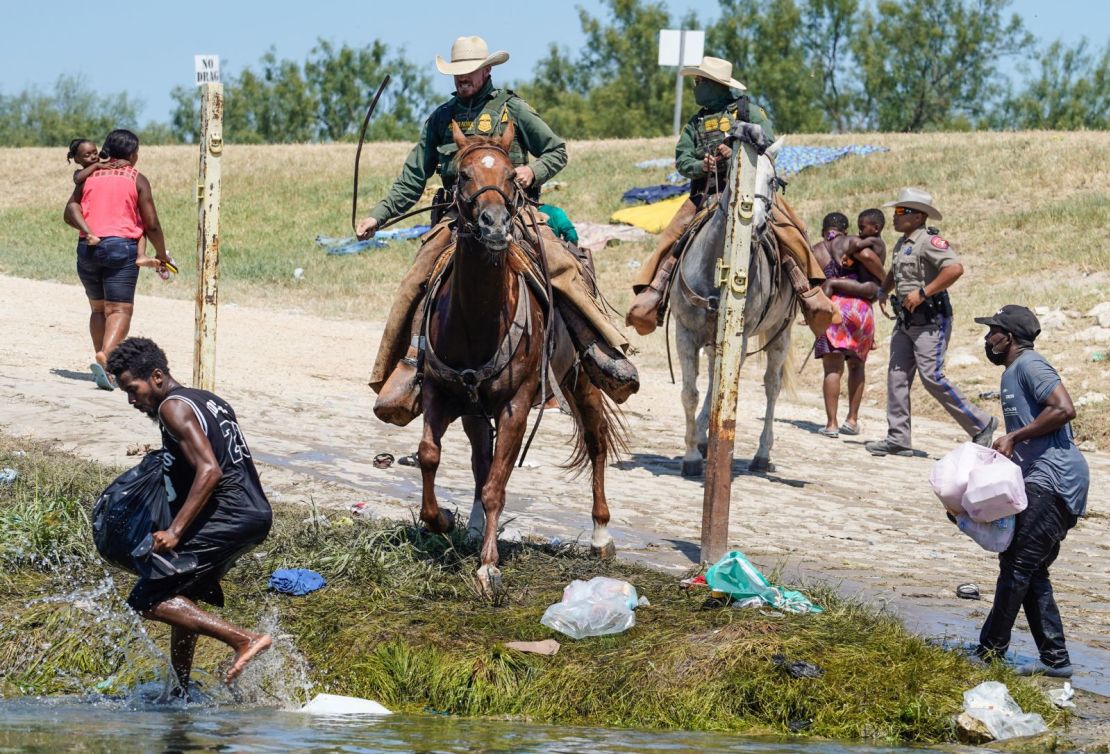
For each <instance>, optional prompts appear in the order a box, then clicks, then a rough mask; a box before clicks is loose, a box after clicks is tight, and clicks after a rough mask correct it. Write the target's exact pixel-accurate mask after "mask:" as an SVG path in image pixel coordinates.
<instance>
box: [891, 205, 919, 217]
mask: <svg viewBox="0 0 1110 754" xmlns="http://www.w3.org/2000/svg"><path fill="white" fill-rule="evenodd" d="M916 212H918V210H916V209H910V208H909V207H895V208H894V214H896V215H899V216H901V215H912V214H915V213H916Z"/></svg>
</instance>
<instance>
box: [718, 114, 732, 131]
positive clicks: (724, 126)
mask: <svg viewBox="0 0 1110 754" xmlns="http://www.w3.org/2000/svg"><path fill="white" fill-rule="evenodd" d="M731 126H732V124H731V123H730V122H729V120H728V116H727V115H722V116H721V122H720V124H719V125H718V128H720V130H721V131H722V132H723V133H728V129H729V128H730V127H731Z"/></svg>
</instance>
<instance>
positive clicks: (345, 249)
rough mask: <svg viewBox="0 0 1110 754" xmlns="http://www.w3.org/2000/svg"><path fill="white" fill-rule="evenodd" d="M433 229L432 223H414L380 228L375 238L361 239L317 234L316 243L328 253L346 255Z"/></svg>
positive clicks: (411, 237) (376, 247)
mask: <svg viewBox="0 0 1110 754" xmlns="http://www.w3.org/2000/svg"><path fill="white" fill-rule="evenodd" d="M431 229H432V226H430V225H414V226H412V227H411V228H390V229H388V230H380V231H378V232H377V233H375V234H374V237H373V238H367V239H366V240H365V241H360V240H358V239H357V238H355V237H354V236H346V237H345V238H331V237H330V236H316V244H317V245H318V246H322V247H324V249H325V250H326V251H327V252H328V254H337V255H346V254H359V253H361V252H363V251H366V250H367V249H383V248H385V247H386V246H388V245H389V242H390V241H405V240H409V239H413V238H420V236H422V235H424V234H425V233H427V232H428V231H429V230H431Z"/></svg>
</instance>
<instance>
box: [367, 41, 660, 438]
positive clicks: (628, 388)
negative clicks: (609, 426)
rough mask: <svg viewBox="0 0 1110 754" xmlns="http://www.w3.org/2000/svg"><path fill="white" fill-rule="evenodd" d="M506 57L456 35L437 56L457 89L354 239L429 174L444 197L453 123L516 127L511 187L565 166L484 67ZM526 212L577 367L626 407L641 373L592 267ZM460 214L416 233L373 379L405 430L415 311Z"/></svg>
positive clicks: (532, 184) (479, 128) (493, 129)
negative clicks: (416, 246) (445, 53)
mask: <svg viewBox="0 0 1110 754" xmlns="http://www.w3.org/2000/svg"><path fill="white" fill-rule="evenodd" d="M508 59H509V54H508V53H507V52H504V51H497V52H495V53H493V54H492V55H491V54H489V50H488V47H487V46H486V42H485V40H483V39H482V38H481V37H459V38H458V39H456V40H455V42H454V44H453V45H452V46H451V60H450V61H446V60H444V59H443V58H442V57H439V56H436V67H437V68H438V69H439V71H440V72H441V73H444V74H447V75H449V76H453V77H454V81H455V87H456V91H455V94H454V96H453V97H452V98H451V99H450V100H448V101H447V102H446V103H445V104H443V105H441V106H440V107H438V108H437V109H436V110H435V111H434V112H433V113H432V115H431V117H429V118H428V120H427V121H426V122H425V124H424V129H423V131H422V133H421V135H420V141H419V142H418V143H417V144H416V146H415V147H413V149H412V151H411V152H410V153H409V156H408V158H407V159H406V160H405V164H404V167H403V168H402V170H401V175H400V176H399V177H398V178H397V180H396V181H395V182H394V183H393V186H392V188H391V189H390V190H389V193H388V194H387V195H386V198H385V199H383V200H382V201H381V202H379V203H378V204H377V206H375V207H374V209H373V210H372V211H371V212H370V216H369V217H368V218H366V219H364V220H362V221H361V222H360V223H359V225H358V235H359V238H369V237H370V236H372V235H373V234H374V232H375V231H376V230H377V229H378V228H379V227H381V225H382V224H384V223H385V222H386V221H387V220H389V219H390V218H391V217H396V216H398V215H401V214H403V213H404V212H405V211H407V210H408V209H410V208H411V207H412V206H413V205H414V204H415V203H416V202H417V201H418V200H419V198H420V196H421V194H422V193H423V191H424V186H425V184H426V183H427V181H428V180H429V179H430V178H431V177H432V174H433V173H435V172H439V174H440V176H441V178H442V180H443V187H444V188H443V191H444V192H445V193H444V194H442V195H443V196H447V197H449V196H450V195H451V192H452V189H453V188H454V185H455V183H456V179H457V176H456V175H455V174H454V169H455V168H454V166H453V160H452V158H453V156H454V153H455V152H456V151H457V149H458V147H457V145H456V144H455V141H454V139H453V138H452V133H451V124H452V122H454V123H457V124H458V126H459V128H460V129H461V130H462V132H463V134H464V135H467V136H473V135H477V136H488V137H496V136H500V135H501V134H502V133H503V132H504V131H505V129H506V128H507V126H508V124H509V123H513V124H514V128H515V138H514V139H513V142H512V145H511V146H510V148H509V156H510V159H511V161H512V164H513V165H514V170H515V173H516V176H515V177H516V181H517V183H518V184H519V185H520V186H521V187H522V188H524V189H525V190H527V191H528V192H529V193H530V194H531V195H532V197H533V198H535V197H536V195H538V192H539V187H540V185H541V184H543V183H544V182H545V181H547V180H549V179H550V178H551V177H552V176H553V175H555V174H556V173H558V172H559V171H560V170H561V169H562V168H563V166H564V165H566V162H567V152H566V142H564V141H563V139H561V138H559V137H558V136H556V135H555V133H554V132H553V131H552V130H551V128H550V127H549V126H548V125H547V124H546V123H544V122H543V120H542V119H541V118H540V116H539V115H538V114H537V113H536V111H535V110H533V109H532V108H531V107H530V106H529V105H528V104H527V103H526V102H525V101H524V100H522V99H521V98H520V97H518V96H517V95H516V94H514V93H513V92H512V91H511V90H509V89H498V88H495V87H494V86H493V82H492V81H491V78H490V69H491V68H492V67H493V66H495V65H500V64H501V63H504V62H505V61H506V60H508ZM529 156H532V157H535V158H536V159H535V162H529V159H528V158H529ZM527 211H528V215H529V220H532V219H534V220H535V221H536V222H537V227H538V230H539V236H540V240H541V245H542V247H543V249H542V253H543V255H544V257H545V258H546V266H547V272H548V276H549V278H550V281H551V286H552V289H553V291H554V295H555V303H556V305H557V306H558V308H559V314H560V315H561V317H562V319H563V321H564V322H565V324H566V325H567V329H568V330H569V332H570V335H571V340H572V341H573V342H574V346H575V348H576V350H577V351H578V353H579V356H580V358H581V363H582V366H583V367H584V369H585V371H586V373H587V375H588V376H589V377H590V380H591V381H592V382H593V383H594V384H595V385H597V386H598V387H600V388H601V389H602V390H603V391H604V392H605V393H606V394H607V395H609V397H610V398H612V399H613V400H614V401H616V402H617V403H623V402H624V401H625V400H627V399H628V397H629V396H630V395H632V394H633V393H635V392H636V391H637V390H638V389H639V377H638V375H637V372H636V368H635V366H633V365H632V363H631V362H629V361H628V360H627V359H626V358H625V356H624V350H625V348H627V346H628V342H627V340H626V339H625V338H624V336H623V334H622V333H621V332H620V330H618V329H617V328H616V327H615V326H614V325H613V323H612V322H610V320H609V317H608V316H607V315H606V313H605V311H604V309H603V304H602V302H601V300H600V295H599V294H598V292H597V289H596V286H595V284H594V282H593V272H592V270H590V269H589V268H588V267H587V266H586V265H585V264H584V262H583V261H582V260H580V259H579V257H578V256H576V255H575V254H574V253H573V252H572V251H570V249H568V248H567V247H566V246H564V245H563V244H562V242H560V241H559V240H558V239H556V237H555V235H554V234H553V233H552V232H551V231H550V229H549V228H548V227H547V225H546V223H545V222H544V218H543V215H541V214H539V213H535V212H533V211H531V209H530V208H528V210H527ZM522 214H523V213H522ZM457 216H458V213H457V211H456V210H455V208H454V207H452V208H451V209H449V210H448V211H447V212H446V214H445V215H444V216H443V217H442V218H437V222H435V224H434V227H433V228H432V229H431V230H430V231H429V232H428V233H427V234H426V235H425V236H424V237H423V238H422V239H421V241H422V245H421V247H420V250H419V252H417V255H416V258H415V260H413V265H412V268H411V269H410V270H409V272H408V273H407V274H406V275H405V277H404V278H403V279H402V280H401V283H400V285H399V286H398V289H397V294H396V297H395V299H394V302H393V307H392V309H391V310H390V312H389V319H388V320H387V322H386V326H385V332H384V333H383V335H382V340H381V344H380V345H379V347H378V355H377V359H376V361H375V363H374V369H373V372H372V374H371V377H370V387H371V388H372V389H373V390H374V391H375V392H377V393H378V399H377V402H376V403H375V405H374V413H375V414H376V415H377V416H378V418H380V419H382V420H383V421H386V422H389V423H392V424H397V425H399V426H404V425H406V424H408V423H409V422H410V421H412V419H413V418H415V417H416V416H417V415H418V414H419V413H420V399H419V394H420V376H419V374H418V370H417V364H418V359H419V358H420V340H419V333H420V322H421V317H420V316H417V313H418V310H421V309H422V308H423V306H422V302H423V301H424V298H425V294H426V291H427V287H428V281H429V279H430V277H431V275H432V272H433V270H434V269H435V268H436V263H437V261H438V260H439V258H440V256H441V255H442V254H443V253H444V252H445V251H446V250H447V249H448V248H449V247H450V246H451V245H452V243H453V238H454V235H455V225H456V224H457ZM480 221H481V219H480V218H479V222H480ZM521 222H522V223H524V222H525V220H524V219H522V220H521ZM520 230H521V231H524V233H523V235H531V233H530V231H531V227H530V226H529V228H528V229H525V228H521V229H520ZM536 251H537V253H538V252H539V250H536ZM414 322H415V324H416V326H415V327H414Z"/></svg>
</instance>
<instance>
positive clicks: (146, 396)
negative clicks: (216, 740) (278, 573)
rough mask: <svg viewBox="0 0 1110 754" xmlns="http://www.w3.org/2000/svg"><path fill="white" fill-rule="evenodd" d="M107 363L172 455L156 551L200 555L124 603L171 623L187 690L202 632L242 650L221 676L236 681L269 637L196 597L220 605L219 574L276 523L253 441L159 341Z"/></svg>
mask: <svg viewBox="0 0 1110 754" xmlns="http://www.w3.org/2000/svg"><path fill="white" fill-rule="evenodd" d="M108 371H109V372H111V373H112V374H114V375H115V377H116V382H117V383H118V384H119V386H120V387H121V388H122V389H123V390H124V392H126V393H127V398H128V401H129V402H130V404H131V405H132V406H134V407H135V408H136V409H137V410H139V411H142V412H143V413H145V414H146V415H147V416H149V417H150V418H151V419H152V420H153V421H155V422H157V423H158V425H159V427H160V428H161V430H162V444H163V445H164V447H165V449H166V450H167V451H169V454H170V457H171V461H170V465H169V467H168V468H167V469H166V477H167V480H168V482H169V493H170V509H171V510H172V512H173V521H172V523H171V524H170V525H169V527H167V529H166V530H165V531H157V532H154V534H153V541H154V544H153V550H154V552H166V551H172V552H174V553H176V555H177V556H178V557H177V558H175V561H182V560H184V561H185V562H189V563H190V566H191V563H192V561H194V560H195V562H196V568H195V569H194V568H191V567H190V568H189V569H188V570H187V571H186V572H183V573H181V572H179V573H176V574H174V575H171V576H163V577H159V578H140V579H139V581H138V583H136V584H135V587H134V589H132V590H131V594H130V596H128V598H127V604H128V605H130V606H131V607H132V609H134V610H135V611H137V612H138V613H140V614H141V615H142V616H143V617H144V618H149V619H152V620H158V621H161V622H163V623H168V624H169V625H170V626H171V627H172V632H171V639H170V661H171V663H172V664H173V668H174V672H175V673H176V674H177V679H178V682H179V683H180V684H181V688H182V689H183V690H185V691H187V690H188V685H189V675H190V673H191V671H192V665H193V650H194V648H195V646H196V641H197V636H198V635H200V634H203V635H205V636H211V637H212V638H214V639H219V640H220V641H222V642H223V643H225V644H227V645H228V646H229V647H231V648H232V649H233V650H234V651H235V659H234V662H233V664H232V666H231V669H230V670H229V671H228V672H227V675H226V676H225V679H224V680H225V682H227V683H230V682H231V681H232V680H234V679H235V678H236V677H237V676H238V675H239V674H240V673H241V672H242V671H243V668H245V667H246V665H247V663H249V662H250V661H251V660H252V659H253V658H254V657H255V656H256V655H258V654H259V653H260V652H263V651H265V650H266V649H268V648H269V647H270V644H271V643H272V640H271V638H270V636H269V635H268V634H257V633H253V632H251V631H247V630H246V629H242V628H239V627H238V626H234V625H232V624H231V623H228V622H227V621H225V620H223V619H222V618H220V617H219V616H217V615H215V614H213V613H210V612H208V611H206V610H203V609H201V608H200V606H199V605H197V601H198V600H204V601H205V602H208V603H210V604H212V605H216V606H217V607H223V604H224V595H223V590H222V589H221V588H220V579H221V578H223V576H224V574H226V573H227V571H228V569H230V568H231V566H232V565H234V564H235V561H236V560H238V559H239V558H240V557H241V556H242V555H243V554H244V553H246V552H247V551H249V550H251V549H253V548H254V547H255V546H256V545H258V544H259V543H260V542H262V541H263V540H264V539H265V538H266V535H267V534H268V533H269V531H270V524H271V521H272V515H273V514H272V511H271V509H270V503H269V501H268V500H267V499H266V495H265V493H264V492H263V491H262V484H261V483H260V482H259V480H258V472H257V470H256V469H255V467H254V461H253V460H252V459H251V454H250V449H249V448H248V447H247V443H246V440H244V439H243V434H242V432H241V431H240V430H239V422H238V420H237V418H236V416H235V411H234V410H233V409H232V408H231V406H229V405H228V404H227V402H226V401H224V400H223V399H222V398H220V397H219V396H217V395H214V394H213V393H209V392H208V391H206V390H196V389H193V388H187V387H184V386H182V385H181V384H179V383H178V382H177V380H175V379H174V378H173V377H172V376H171V375H170V370H169V365H168V364H167V361H166V354H165V353H164V352H163V351H162V349H161V348H159V347H158V346H157V345H156V344H155V343H154V341H152V340H149V339H147V338H128V339H127V340H125V341H123V342H122V343H120V344H119V346H117V347H116V350H115V351H113V352H112V355H111V357H110V358H109V359H108ZM182 555H188V556H189V557H188V558H185V559H183V558H182V557H181V556H182Z"/></svg>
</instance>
